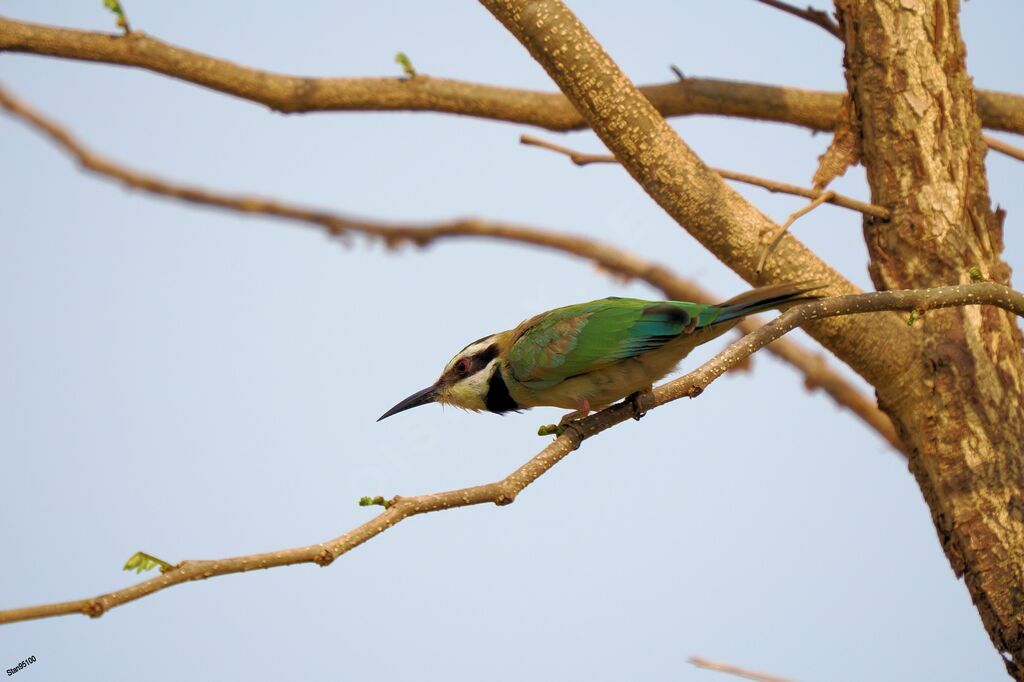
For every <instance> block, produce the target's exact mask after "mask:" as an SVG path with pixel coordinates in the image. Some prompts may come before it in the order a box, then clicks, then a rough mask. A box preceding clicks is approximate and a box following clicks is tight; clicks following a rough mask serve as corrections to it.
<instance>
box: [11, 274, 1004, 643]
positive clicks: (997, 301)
mask: <svg viewBox="0 0 1024 682" xmlns="http://www.w3.org/2000/svg"><path fill="white" fill-rule="evenodd" d="M980 304H984V305H994V306H998V307H1000V308H1003V309H1004V310H1008V311H1010V312H1012V313H1014V314H1015V315H1024V294H1021V293H1019V292H1017V291H1014V290H1012V289H1009V288H1007V287H1004V286H1002V285H999V284H994V283H987V282H986V283H981V284H965V285H960V286H950V287H939V288H935V289H920V290H908V291H884V292H876V293H869V294H854V295H850V296H835V297H832V298H824V299H820V300H817V301H812V302H810V303H806V304H803V305H800V306H797V307H795V308H792V309H790V310H788V311H786V312H785V313H783V314H782V315H780V316H779V317H777V318H775V319H774V320H772V321H771V322H769V323H768V324H766V325H764V326H762V327H760V328H758V329H757V330H755V331H753V332H751V333H750V334H747V335H746V336H744V337H743V338H741V339H740V340H738V341H736V342H735V343H732V344H730V345H729V346H728V347H727V348H725V350H723V351H721V352H720V353H718V354H717V355H715V356H714V357H713V358H711V359H710V360H708V361H707V362H705V363H704V364H703V365H701V366H700V367H698V368H697V369H696V370H694V371H692V372H690V373H689V374H686V375H685V376H682V377H680V378H678V379H675V380H674V381H670V382H668V383H666V384H662V385H661V386H658V387H657V388H655V389H654V391H653V392H652V393H648V394H645V395H642V396H640V397H639V398H638V399H637V400H635V401H625V402H621V403H616V404H615V405H612V406H611V407H608V408H606V409H604V410H602V411H601V412H598V413H597V414H594V415H591V416H589V417H586V418H584V419H581V420H579V421H576V422H573V423H571V424H570V425H569V426H568V427H567V428H566V429H565V431H564V432H563V433H562V434H561V435H560V436H558V437H557V438H555V440H554V441H552V442H551V443H550V444H548V445H547V447H545V448H543V449H542V450H541V451H540V452H539V453H537V454H536V455H534V456H533V457H532V458H531V459H530V460H528V461H527V462H526V463H525V464H523V465H522V466H520V467H519V468H518V469H516V470H515V471H513V472H512V473H511V474H509V475H508V476H506V477H505V478H503V479H501V480H500V481H495V482H494V483H488V484H486V485H479V486H473V487H470V488H460V489H457V490H449V491H447V492H441V493H433V494H428V495H416V496H413V497H400V496H396V497H394V498H392V499H391V500H390V501H388V502H387V503H386V508H385V509H384V511H383V512H381V513H380V514H378V515H377V516H376V517H375V518H373V519H371V520H370V521H367V522H366V523H364V524H362V525H361V526H358V527H356V528H354V529H352V530H350V531H348V532H347V533H344V534H343V535H340V536H338V537H336V538H334V539H332V540H327V541H326V542H322V543H319V544H315V545H307V546H304V547H294V548H291V549H284V550H279V551H276V552H264V553H260V554H248V555H244V556H238V557H230V558H226V559H207V560H196V561H183V562H181V563H179V564H177V565H175V566H173V567H172V568H171V569H169V570H166V571H165V572H163V573H162V574H160V575H158V576H155V577H153V578H150V579H149V580H145V581H143V582H141V583H138V584H136V585H133V586H131V587H128V588H126V589H123V590H117V591H114V592H108V593H106V594H101V595H99V596H96V597H93V598H89V599H79V600H75V601H67V602H59V603H55V604H43V605H39V606H26V607H22V608H14V609H8V610H5V611H0V623H13V622H17V621H24V620H31V619H35V618H46V617H49V616H60V615H69V614H74V613H82V614H85V615H88V616H92V617H97V616H100V615H102V614H103V613H105V612H107V611H109V610H110V609H112V608H115V607H117V606H121V605H122V604H126V603H128V602H131V601H135V600H136V599H140V598H142V597H145V596H147V595H150V594H153V593H154V592H158V591H160V590H164V589H167V588H168V587H172V586H174V585H179V584H181V583H184V582H188V581H191V580H203V579H205V578H212V577H214V576H219V575H229V574H232V573H244V572H246V571H251V570H254V569H259V568H271V567H274V566H289V565H293V564H303V563H315V564H318V565H320V566H328V565H330V564H331V563H332V562H333V561H334V560H335V559H337V558H338V557H340V556H341V555H343V554H345V553H347V552H349V551H351V550H352V549H355V548H356V547H358V546H359V545H361V544H363V543H364V542H366V541H367V540H370V539H371V538H374V537H376V536H377V535H380V534H381V533H383V532H384V531H386V530H387V529H389V528H391V527H393V526H394V525H395V524H397V523H400V522H402V521H404V520H405V519H407V518H409V517H411V516H417V515H419V514H426V513H428V512H434V511H441V510H444V509H453V508H456V507H467V506H472V505H478V504H485V503H493V504H496V505H506V504H511V503H512V502H514V501H515V499H516V497H517V496H518V495H519V493H520V492H522V491H523V490H524V489H525V488H526V487H527V486H529V485H530V484H531V483H533V482H534V481H536V480H537V479H538V478H540V477H541V476H542V475H544V473H546V472H547V471H548V470H550V469H551V468H552V467H553V466H554V465H555V464H557V463H558V462H559V461H561V460H562V459H563V458H564V457H565V456H566V455H568V454H569V453H571V452H572V451H573V450H576V449H577V448H579V447H580V445H581V444H582V443H583V441H584V440H586V439H588V438H592V437H593V436H596V435H597V434H599V433H601V432H602V431H605V430H607V429H609V428H611V427H613V426H615V425H616V424H619V423H621V422H624V421H626V420H628V419H631V418H635V417H637V416H639V415H640V414H643V413H645V412H648V411H650V410H652V409H656V408H658V407H660V406H661V405H664V404H666V403H669V402H672V401H673V400H678V399H679V398H683V397H691V398H694V397H697V396H698V395H700V394H701V393H702V392H703V391H704V390H705V389H706V388H707V387H708V386H709V385H710V384H711V383H712V382H713V381H714V380H715V379H717V378H718V377H720V376H722V374H724V373H725V372H726V371H728V370H729V369H730V368H731V367H733V366H735V365H736V364H738V363H740V362H742V361H743V360H745V359H746V358H747V357H749V356H750V355H751V354H752V353H754V352H755V351H756V350H758V349H760V348H763V347H764V346H766V345H767V344H769V343H771V342H772V341H774V340H776V339H778V338H779V337H781V336H782V335H783V334H785V333H787V332H789V331H791V330H793V329H795V328H797V327H799V326H800V325H802V324H804V323H806V322H809V321H810V320H815V319H821V318H824V317H835V316H840V315H853V314H858V313H868V312H879V311H890V310H905V311H910V310H916V311H925V310H932V309H935V308H944V307H952V306H963V305H980Z"/></svg>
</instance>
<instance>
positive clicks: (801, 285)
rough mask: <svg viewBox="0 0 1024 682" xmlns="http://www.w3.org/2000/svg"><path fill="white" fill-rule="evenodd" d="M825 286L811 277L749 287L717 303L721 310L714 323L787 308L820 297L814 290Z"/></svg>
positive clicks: (824, 283) (825, 284) (825, 285)
mask: <svg viewBox="0 0 1024 682" xmlns="http://www.w3.org/2000/svg"><path fill="white" fill-rule="evenodd" d="M827 286H828V284H827V283H826V282H823V281H821V280H813V279H812V280H805V281H802V282H789V283H786V284H772V285H769V286H766V287H758V288H757V289H751V290H750V291H746V292H744V293H742V294H740V295H739V296H734V297H732V298H730V299H729V300H728V301H723V302H722V303H719V304H718V306H716V307H718V308H721V311H722V312H721V313H719V315H718V317H716V318H715V322H714V324H718V323H721V322H728V321H730V320H736V319H739V318H741V317H746V316H747V315H753V314H755V313H760V312H762V311H765V310H772V309H773V308H775V309H779V310H787V309H788V308H790V307H792V306H794V305H797V304H799V303H806V302H807V301H813V300H814V299H816V298H821V294H817V293H814V292H816V291H818V290H820V289H824V288H825V287H827Z"/></svg>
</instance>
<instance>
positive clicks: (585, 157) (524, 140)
mask: <svg viewBox="0 0 1024 682" xmlns="http://www.w3.org/2000/svg"><path fill="white" fill-rule="evenodd" d="M519 142H520V143H521V144H525V145H527V146H531V147H540V148H542V149H547V150H549V151H553V152H557V153H559V154H563V155H565V156H567V157H569V159H570V160H571V161H572V162H573V163H575V164H576V165H577V166H586V165H589V164H591V163H618V162H619V160H618V159H616V158H615V157H614V156H612V155H611V154H588V153H585V152H580V151H577V150H575V149H570V148H569V147H564V146H562V145H560V144H554V143H553V142H548V141H547V140H542V139H541V138H539V137H534V136H533V135H521V136H520V137H519ZM709 168H711V170H713V171H715V172H716V173H718V174H719V175H721V176H722V177H723V178H725V179H726V180H735V181H737V182H742V183H745V184H748V185H755V186H757V187H762V188H764V189H766V190H768V191H769V192H773V193H778V192H781V193H783V194H793V195H796V196H798V197H807V198H808V199H812V200H816V201H818V200H820V202H825V203H829V204H833V205H835V206H842V207H843V208H848V209H850V210H852V211H858V212H860V213H863V214H864V215H869V216H873V217H875V218H879V219H881V220H888V219H889V210H888V209H886V208H884V207H882V206H875V205H874V204H868V203H865V202H863V201H858V200H857V199H853V198H851V197H848V196H845V195H843V194H836V193H835V192H832V191H822V190H817V189H810V188H807V187H800V186H799V185H791V184H789V183H786V182H778V181H776V180H769V179H767V178H759V177H758V176H756V175H747V174H746V173H737V172H735V171H731V170H726V169H725V168H714V167H710V166H709ZM822 197H824V198H822ZM820 202H819V203H820Z"/></svg>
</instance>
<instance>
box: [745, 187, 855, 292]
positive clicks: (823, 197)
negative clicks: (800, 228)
mask: <svg viewBox="0 0 1024 682" xmlns="http://www.w3.org/2000/svg"><path fill="white" fill-rule="evenodd" d="M835 195H836V193H835V192H833V191H832V190H825V191H824V192H822V193H821V194H820V195H819V196H817V197H815V198H814V200H813V201H811V203H809V204H807V205H806V206H804V207H803V208H801V209H799V210H797V211H794V212H793V213H791V214H790V215H789V217H788V218H786V222H784V223H782V225H781V227H779V229H778V231H777V232H776V233H775V234H774V235H773V236H772V238H771V241H769V242H768V244H766V245H765V247H764V251H762V252H761V258H760V259H759V260H758V261H757V272H761V270H763V269H764V264H765V261H767V260H768V255H769V254H771V252H772V251H773V250H774V249H775V247H776V246H777V245H778V243H779V242H780V241H782V237H783V236H785V234H786V233H787V232H788V231H789V226H790V225H792V224H793V223H795V222H796V220H797V218H800V217H801V216H805V215H807V214H808V213H810V212H811V211H813V210H814V209H816V208H818V207H819V206H821V205H822V204H823V203H825V202H826V201H828V200H829V199H832V198H834V197H835Z"/></svg>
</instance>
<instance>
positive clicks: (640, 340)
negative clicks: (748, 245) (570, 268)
mask: <svg viewBox="0 0 1024 682" xmlns="http://www.w3.org/2000/svg"><path fill="white" fill-rule="evenodd" d="M720 312H721V308H718V307H715V306H709V305H701V304H697V303H685V302H682V301H642V300H639V299H635V298H605V299H602V300H600V301H591V302H589V303H580V304H578V305H572V306H567V307H565V308H558V309H556V310H552V311H550V312H548V313H544V314H543V315H541V316H540V317H538V318H537V320H536V321H535V322H534V323H533V324H532V325H531V326H530V327H528V328H527V329H526V330H525V331H524V332H523V333H522V334H521V335H520V336H519V338H518V339H517V340H516V341H515V342H514V343H513V345H512V348H511V349H510V350H509V356H508V357H509V360H508V364H509V369H510V370H511V372H512V375H513V377H515V379H516V380H517V381H519V382H520V383H522V384H524V385H526V386H528V387H529V388H533V389H542V388H549V387H551V386H554V385H555V384H557V383H559V382H560V381H564V380H565V379H568V378H569V377H573V376H577V375H580V374H587V373H588V372H593V371H595V370H598V369H601V368H602V367H606V366H608V365H610V364H612V363H614V362H617V361H619V360H624V359H626V358H631V357H635V356H637V355H640V354H641V353H645V352H647V351H651V350H654V349H656V348H660V347H661V346H663V345H665V344H666V343H668V342H669V341H671V340H672V339H674V338H675V337H677V336H678V335H679V334H681V333H682V332H683V331H684V330H686V329H688V328H689V329H690V330H693V329H694V328H698V327H703V326H706V325H708V324H711V323H712V322H714V320H715V318H716V317H718V314H719V313H720Z"/></svg>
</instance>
